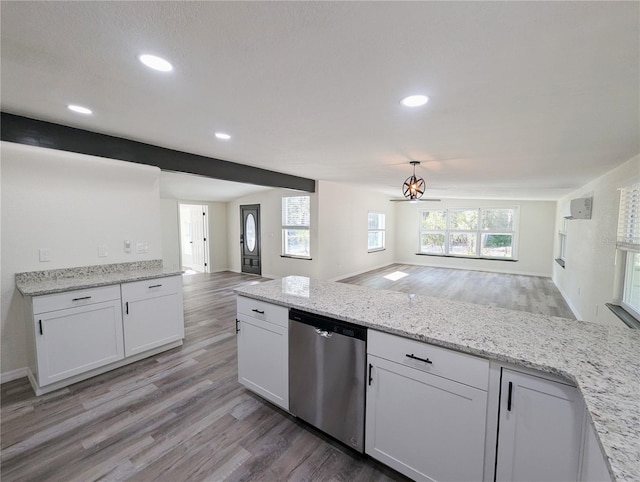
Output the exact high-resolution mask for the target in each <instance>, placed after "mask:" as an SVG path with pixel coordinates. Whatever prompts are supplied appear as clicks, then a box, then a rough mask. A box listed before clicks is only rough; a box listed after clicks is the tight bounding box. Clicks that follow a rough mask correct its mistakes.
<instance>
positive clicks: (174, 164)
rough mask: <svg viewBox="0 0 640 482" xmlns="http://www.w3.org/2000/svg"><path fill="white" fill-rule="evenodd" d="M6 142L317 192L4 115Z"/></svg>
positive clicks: (304, 183) (280, 178) (233, 167)
mask: <svg viewBox="0 0 640 482" xmlns="http://www.w3.org/2000/svg"><path fill="white" fill-rule="evenodd" d="M0 122H1V126H0V133H1V138H2V140H3V141H7V142H16V143H19V144H27V145H31V146H39V147H46V148H49V149H57V150H61V151H70V152H77V153H80V154H88V155H91V156H98V157H106V158H111V159H119V160H121V161H129V162H136V163H139V164H148V165H150V166H157V167H159V168H160V169H162V170H163V171H176V172H186V173H189V174H197V175H200V176H206V177H211V178H214V179H223V180H225V181H234V182H242V183H247V184H256V185H259V186H269V187H278V188H288V189H297V190H300V191H307V192H315V190H316V182H315V181H314V180H313V179H307V178H304V177H298V176H292V175H290V174H283V173H280V172H275V171H270V170H267V169H261V168H258V167H252V166H245V165H243V164H238V163H235V162H230V161H224V160H222V159H215V158H213V157H206V156H200V155H198V154H191V153H188V152H183V151H176V150H173V149H167V148H165V147H159V146H154V145H151V144H145V143H143V142H138V141H133V140H130V139H124V138H122V137H115V136H109V135H106V134H100V133H97V132H91V131H87V130H83V129H77V128H75V127H69V126H64V125H61V124H54V123H52V122H45V121H42V120H37V119H31V118H29V117H23V116H19V115H15V114H9V113H6V112H2V113H1V120H0Z"/></svg>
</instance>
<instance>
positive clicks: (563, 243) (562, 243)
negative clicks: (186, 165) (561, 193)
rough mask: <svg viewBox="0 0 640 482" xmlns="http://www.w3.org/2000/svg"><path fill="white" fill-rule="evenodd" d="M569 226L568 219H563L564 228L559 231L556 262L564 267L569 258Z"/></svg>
mask: <svg viewBox="0 0 640 482" xmlns="http://www.w3.org/2000/svg"><path fill="white" fill-rule="evenodd" d="M568 226H569V220H568V219H562V228H560V231H558V251H559V253H558V258H557V259H556V262H557V263H558V264H559V265H560V266H562V267H563V268H564V266H565V262H566V258H567V228H568Z"/></svg>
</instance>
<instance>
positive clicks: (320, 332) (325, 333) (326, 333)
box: [314, 328, 333, 338]
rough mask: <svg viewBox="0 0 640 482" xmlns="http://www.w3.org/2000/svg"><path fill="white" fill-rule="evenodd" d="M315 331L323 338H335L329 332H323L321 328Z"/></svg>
mask: <svg viewBox="0 0 640 482" xmlns="http://www.w3.org/2000/svg"><path fill="white" fill-rule="evenodd" d="M314 330H315V332H316V333H317V334H318V335H319V336H321V337H322V338H331V337H332V336H333V333H329V332H328V331H327V330H321V329H320V328H315V329H314Z"/></svg>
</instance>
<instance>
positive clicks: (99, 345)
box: [30, 286, 124, 387]
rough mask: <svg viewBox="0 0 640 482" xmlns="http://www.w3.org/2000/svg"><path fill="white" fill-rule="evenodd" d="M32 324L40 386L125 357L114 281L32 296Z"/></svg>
mask: <svg viewBox="0 0 640 482" xmlns="http://www.w3.org/2000/svg"><path fill="white" fill-rule="evenodd" d="M32 328H33V330H30V332H32V333H34V337H35V345H36V350H35V358H36V360H35V365H36V369H35V372H36V373H35V374H34V375H35V376H36V377H37V383H38V385H39V386H41V387H44V386H47V385H49V384H51V383H54V382H58V381H60V380H64V379H66V378H69V377H72V376H74V375H77V374H80V373H84V372H86V371H89V370H92V369H95V368H98V367H102V366H105V365H108V364H110V363H113V362H116V361H118V360H122V359H123V358H124V349H123V337H122V310H121V307H120V289H119V287H118V286H107V287H103V288H93V289H89V290H80V291H70V292H66V293H56V294H52V295H46V296H39V297H37V298H34V299H33V327H32Z"/></svg>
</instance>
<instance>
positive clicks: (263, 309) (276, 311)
mask: <svg viewBox="0 0 640 482" xmlns="http://www.w3.org/2000/svg"><path fill="white" fill-rule="evenodd" d="M238 314H239V315H245V316H250V317H251V318H255V319H257V320H262V321H268V322H269V323H273V324H274V325H278V326H284V327H288V326H289V309H288V308H286V307H284V306H280V305H274V304H273V303H267V302H266V301H259V300H254V299H252V298H246V297H244V296H238Z"/></svg>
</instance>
